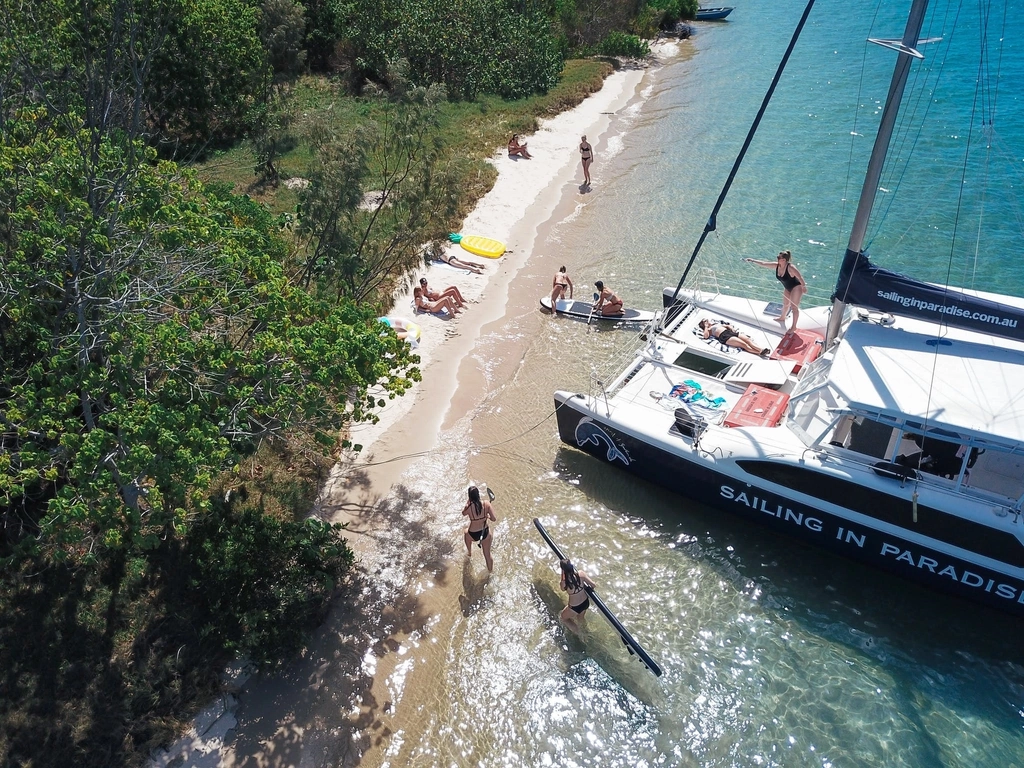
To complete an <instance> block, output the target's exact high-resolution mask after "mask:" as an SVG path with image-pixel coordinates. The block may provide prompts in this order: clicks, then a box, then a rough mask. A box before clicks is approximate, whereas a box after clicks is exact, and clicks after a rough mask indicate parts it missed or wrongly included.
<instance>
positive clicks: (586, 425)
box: [576, 416, 629, 467]
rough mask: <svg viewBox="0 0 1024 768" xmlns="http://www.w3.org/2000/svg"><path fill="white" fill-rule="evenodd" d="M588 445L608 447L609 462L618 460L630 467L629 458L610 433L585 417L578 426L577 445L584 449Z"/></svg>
mask: <svg viewBox="0 0 1024 768" xmlns="http://www.w3.org/2000/svg"><path fill="white" fill-rule="evenodd" d="M587 443H593V444H594V445H596V446H598V447H602V446H604V447H606V448H607V449H608V455H607V459H608V461H615V460H616V459H617V460H619V461H621V462H622V463H623V464H624V465H625V466H627V467H628V466H629V456H627V455H626V454H625V453H623V452H622V451H621V450H619V448H618V446H616V445H615V443H614V442H613V441H612V439H611V438H610V437H609V436H608V433H607V432H605V431H604V430H603V429H601V427H599V426H598V425H597V424H595V423H594V420H593V419H592V418H590V417H589V416H584V417H583V418H582V419H580V422H579V424H577V425H576V445H578V446H579V447H580V448H582V447H583V446H584V445H586V444H587Z"/></svg>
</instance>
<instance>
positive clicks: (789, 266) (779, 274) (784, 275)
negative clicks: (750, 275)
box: [744, 251, 807, 331]
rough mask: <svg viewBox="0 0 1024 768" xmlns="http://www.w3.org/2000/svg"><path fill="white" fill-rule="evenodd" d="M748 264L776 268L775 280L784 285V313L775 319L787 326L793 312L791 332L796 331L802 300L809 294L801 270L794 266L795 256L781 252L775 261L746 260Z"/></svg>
mask: <svg viewBox="0 0 1024 768" xmlns="http://www.w3.org/2000/svg"><path fill="white" fill-rule="evenodd" d="M744 261H745V262H747V263H748V264H756V265H757V266H759V267H774V268H775V278H776V279H777V280H778V281H779V282H780V283H782V313H781V314H780V315H779V316H778V317H776V318H775V321H776V322H778V323H782V324H783V325H785V324H786V316H787V315H788V314H789V312H790V310H792V311H793V324H792V325H791V326H790V327H789V330H791V331H795V330H796V324H797V321H798V320H799V319H800V299H802V298H803V297H804V294H805V293H807V283H806V282H805V281H804V276H803V275H801V274H800V270H799V269H797V268H796V267H795V266H793V254H792V253H790V252H789V251H780V252H779V255H778V256H776V257H775V261H758V260H757V259H744Z"/></svg>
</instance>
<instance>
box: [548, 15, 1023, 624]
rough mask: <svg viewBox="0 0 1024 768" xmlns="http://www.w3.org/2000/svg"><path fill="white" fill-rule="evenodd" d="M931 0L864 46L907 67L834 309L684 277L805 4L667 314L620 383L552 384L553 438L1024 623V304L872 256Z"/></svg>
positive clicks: (885, 123)
mask: <svg viewBox="0 0 1024 768" xmlns="http://www.w3.org/2000/svg"><path fill="white" fill-rule="evenodd" d="M926 6H927V0H913V4H912V7H911V9H910V13H909V17H908V20H907V23H906V28H905V31H904V34H903V37H902V39H901V40H872V41H871V42H876V43H879V44H881V45H883V46H885V47H887V48H890V49H892V50H894V51H896V54H897V62H896V66H895V70H894V72H893V76H892V81H891V84H890V89H889V96H888V99H887V101H886V103H885V106H884V108H883V111H882V116H881V120H880V123H879V129H878V133H877V135H876V138H875V142H874V146H873V149H872V153H871V157H870V160H869V162H868V168H867V172H866V174H865V179H864V183H863V187H862V191H861V196H860V199H859V204H858V209H857V214H856V217H855V219H854V223H853V226H852V230H851V234H850V239H849V245H848V247H847V250H846V254H845V257H844V260H843V264H842V267H841V269H840V273H839V277H838V280H837V285H836V289H835V294H834V298H833V303H832V305H831V306H828V307H817V308H810V309H804V310H802V312H801V314H800V322H799V324H798V326H797V327H796V329H795V331H793V332H788V333H786V332H784V329H783V328H781V327H780V326H779V324H778V323H776V322H774V320H773V319H772V318H773V317H775V316H777V315H778V314H779V306H778V305H777V304H774V305H773V304H770V303H768V302H765V301H758V300H754V299H751V298H749V297H744V296H729V295H723V294H722V293H721V292H719V291H717V290H715V289H714V287H713V286H712V287H711V288H710V289H709V288H707V287H702V286H696V287H694V286H692V285H688V286H687V287H685V288H684V284H686V279H687V276H688V273H689V272H690V268H691V266H692V265H693V263H694V259H695V258H696V256H697V253H698V251H699V249H700V245H701V243H703V240H704V238H705V237H706V236H707V234H708V233H709V232H710V231H713V230H714V229H715V218H716V216H717V213H718V210H719V209H720V207H721V205H722V202H723V201H724V199H725V194H726V192H727V191H728V187H729V184H731V182H732V179H733V178H734V177H735V174H736V170H737V169H738V167H739V163H740V162H741V160H742V156H743V153H744V152H745V151H746V147H747V146H748V145H749V139H750V136H752V135H753V131H754V130H756V127H757V123H758V121H759V120H760V117H761V115H763V113H764V106H765V105H766V104H767V100H768V99H769V98H770V97H771V93H772V91H773V90H774V87H775V84H776V83H777V82H778V80H779V77H780V75H781V73H782V70H783V68H784V66H785V63H786V60H787V59H788V57H789V54H790V53H791V51H792V48H793V45H794V44H795V42H796V39H797V37H798V36H799V32H800V29H801V28H802V26H803V24H804V22H805V21H806V18H807V15H808V13H809V11H810V5H808V7H807V9H806V10H805V12H804V16H803V18H802V19H801V21H800V25H799V26H798V28H797V31H796V33H795V34H794V36H793V40H792V41H791V42H790V47H789V49H788V50H787V52H786V55H785V56H784V58H783V61H782V63H781V65H780V67H779V70H778V72H777V73H776V77H775V81H774V82H773V84H772V87H771V88H770V89H769V92H768V94H767V95H766V97H765V104H763V105H762V108H761V111H760V113H759V114H758V117H757V119H756V120H755V122H754V125H753V126H752V127H751V133H750V134H749V135H748V142H747V144H745V145H744V149H743V150H741V153H740V157H738V158H737V160H736V163H735V164H734V166H733V171H732V173H731V174H730V177H729V181H728V182H727V184H726V187H725V189H723V191H722V194H721V195H720V196H719V199H718V203H717V204H716V206H715V209H714V211H713V212H712V214H711V216H710V218H709V220H708V224H707V226H706V227H705V230H704V233H703V234H702V236H701V238H700V242H698V244H697V247H696V248H695V249H694V251H693V255H692V256H691V258H690V261H689V263H688V264H687V266H686V270H685V271H684V272H683V276H682V278H681V279H680V280H679V284H678V285H677V286H676V287H675V288H668V289H666V291H665V310H664V312H663V313H662V315H661V316H660V317H659V319H658V320H657V321H655V323H654V324H653V325H652V326H651V328H650V329H649V331H648V332H647V333H646V334H644V335H643V336H642V337H641V338H642V339H644V343H643V345H642V346H641V347H640V349H639V350H638V351H637V353H636V355H635V357H633V358H632V359H631V361H630V362H629V364H628V365H627V366H626V367H625V369H624V370H622V371H621V372H620V373H619V374H618V375H617V376H616V377H615V378H614V379H613V380H611V381H610V383H608V384H607V385H603V384H601V383H600V382H596V380H595V384H594V385H593V387H592V390H591V391H589V392H586V393H574V392H567V391H559V392H556V393H555V395H554V399H555V406H556V412H557V420H558V430H559V435H560V437H561V439H562V440H563V441H564V442H565V443H568V444H569V445H571V446H574V447H576V448H579V449H580V450H583V451H586V452H587V453H589V454H592V455H593V456H595V457H596V458H597V459H600V460H601V461H604V462H607V463H608V464H611V465H613V466H615V467H618V468H621V469H623V470H626V471H629V472H632V473H633V474H635V475H638V476H639V477H642V478H644V479H646V480H649V481H651V482H654V483H657V484H659V485H662V486H665V487H667V488H669V489H671V490H673V491H676V492H678V493H680V494H682V495H685V496H687V497H691V498H694V499H697V500H699V501H701V502H704V503H706V504H709V505H712V506H715V507H718V508H721V509H725V510H728V511H731V512H736V513H739V514H741V515H743V516H745V517H747V518H750V519H753V520H756V521H758V522H760V523H764V524H766V525H768V526H771V527H772V528H774V529H776V530H779V531H783V532H787V533H790V534H793V535H796V536H798V537H801V538H803V539H805V540H807V541H810V542H813V543H815V544H818V545H820V546H822V547H825V548H828V549H830V550H833V551H835V552H838V553H841V554H843V555H846V556H849V557H852V558H854V559H858V560H861V561H865V562H868V563H872V564H875V565H878V566H880V567H882V568H884V569H887V570H889V571H891V572H894V573H897V574H899V575H902V576H905V577H908V578H911V579H914V580H916V581H918V582H922V583H924V584H927V585H930V586H933V587H936V588H939V589H941V590H945V591H947V592H952V593H955V594H958V595H961V596H964V597H967V598H971V599H974V600H977V601H980V602H983V603H986V604H988V605H991V606H995V607H997V608H1000V609H1005V610H1009V611H1011V612H1016V613H1018V614H1021V615H1024V516H1022V511H1021V507H1022V503H1024V388H1022V382H1024V301H1022V300H1021V299H1019V298H1017V297H1013V296H1005V295H998V294H990V293H982V292H979V291H973V290H966V289H958V288H954V287H950V286H946V285H936V284H932V283H926V282H921V281H918V280H914V279H911V278H909V277H905V276H903V275H900V274H896V273H894V272H891V271H887V270H885V269H882V268H880V267H878V266H876V265H874V264H873V263H872V262H871V260H870V259H869V258H868V256H867V254H866V253H865V251H864V240H865V232H866V230H867V226H868V221H869V217H870V214H871V210H872V205H873V202H874V198H875V192H876V190H877V188H878V186H879V180H880V176H881V172H882V166H883V162H884V160H885V157H886V153H887V150H888V147H889V143H890V140H891V137H892V134H893V130H894V125H895V123H896V117H897V114H898V112H899V107H900V101H901V99H902V98H903V92H904V87H905V85H906V82H907V76H908V72H909V70H910V67H911V64H912V62H913V61H914V60H915V59H919V58H922V55H921V53H920V52H919V51H918V50H917V47H918V45H919V36H920V31H921V26H922V22H923V19H924V14H925V9H926ZM691 282H692V281H691ZM704 321H710V322H711V323H712V324H719V323H728V324H729V326H730V328H732V329H735V330H736V331H737V332H740V333H743V334H745V335H746V336H748V337H749V338H751V339H752V343H753V345H754V347H755V348H756V347H758V346H763V347H767V348H769V349H770V350H771V354H770V355H766V356H764V357H767V359H764V357H762V356H759V355H756V354H750V353H749V352H747V351H745V350H743V349H740V348H737V347H733V346H729V345H725V344H722V343H720V342H719V341H717V340H716V339H715V338H714V337H710V336H709V335H708V334H706V333H704V332H703V328H704V327H705V326H707V325H708V323H704Z"/></svg>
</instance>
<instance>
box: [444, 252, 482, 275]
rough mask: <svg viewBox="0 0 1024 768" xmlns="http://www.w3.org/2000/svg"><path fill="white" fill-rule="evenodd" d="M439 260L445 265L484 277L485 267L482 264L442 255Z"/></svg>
mask: <svg viewBox="0 0 1024 768" xmlns="http://www.w3.org/2000/svg"><path fill="white" fill-rule="evenodd" d="M437 260H438V261H443V262H444V263H445V264H448V265H449V266H452V267H456V268H457V269H467V270H469V271H470V272H472V273H473V274H476V275H482V274H483V272H484V267H483V265H482V264H477V263H476V262H475V261H466V260H464V259H460V258H458V257H457V256H443V255H442V256H438V257H437Z"/></svg>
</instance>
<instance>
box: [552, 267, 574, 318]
mask: <svg viewBox="0 0 1024 768" xmlns="http://www.w3.org/2000/svg"><path fill="white" fill-rule="evenodd" d="M566 288H568V289H569V298H570V299H571V298H572V280H570V279H569V276H568V275H567V274H566V273H565V267H564V266H563V267H559V268H558V271H557V272H555V276H554V277H553V278H552V279H551V314H552V316H554V313H555V310H556V308H557V305H556V304H555V302H556V301H558V300H559V299H564V298H565V289H566Z"/></svg>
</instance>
